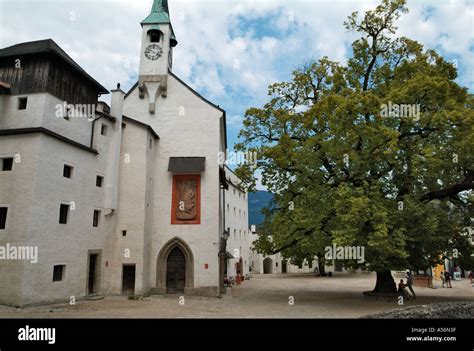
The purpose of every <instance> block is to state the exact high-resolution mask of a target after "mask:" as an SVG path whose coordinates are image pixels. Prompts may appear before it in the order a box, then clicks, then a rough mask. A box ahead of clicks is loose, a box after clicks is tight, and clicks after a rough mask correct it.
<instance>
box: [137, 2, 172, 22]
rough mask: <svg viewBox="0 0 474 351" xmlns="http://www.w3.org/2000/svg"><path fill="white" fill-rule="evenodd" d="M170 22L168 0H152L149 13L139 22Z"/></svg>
mask: <svg viewBox="0 0 474 351" xmlns="http://www.w3.org/2000/svg"><path fill="white" fill-rule="evenodd" d="M159 23H171V20H170V11H169V8H168V0H154V1H153V7H152V8H151V12H150V15H149V16H148V17H147V18H145V19H144V20H143V21H142V22H141V24H159Z"/></svg>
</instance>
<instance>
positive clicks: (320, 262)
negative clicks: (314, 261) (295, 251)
mask: <svg viewBox="0 0 474 351" xmlns="http://www.w3.org/2000/svg"><path fill="white" fill-rule="evenodd" d="M325 267H326V264H325V262H324V260H318V269H319V274H320V275H321V277H325V276H326V275H327V274H326V268H325Z"/></svg>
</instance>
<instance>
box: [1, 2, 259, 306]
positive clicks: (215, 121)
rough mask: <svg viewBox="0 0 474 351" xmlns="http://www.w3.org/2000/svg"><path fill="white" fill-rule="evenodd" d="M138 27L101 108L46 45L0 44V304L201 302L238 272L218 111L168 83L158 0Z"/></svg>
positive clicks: (167, 37)
mask: <svg viewBox="0 0 474 351" xmlns="http://www.w3.org/2000/svg"><path fill="white" fill-rule="evenodd" d="M141 26H142V37H141V43H142V45H141V52H140V67H139V78H138V82H137V83H136V84H135V85H134V86H133V87H132V88H131V89H130V90H129V91H128V92H124V91H122V90H121V89H120V86H117V89H115V90H112V91H111V103H110V106H108V105H107V104H106V103H105V102H100V101H98V98H99V97H100V95H103V94H108V93H109V91H108V90H107V89H106V88H104V87H103V86H102V85H101V84H100V83H98V82H97V81H96V80H95V79H94V78H93V77H91V76H90V75H88V74H87V73H86V72H85V71H84V70H83V69H82V68H81V67H80V66H79V65H78V64H77V63H76V62H74V61H73V60H72V59H71V58H70V57H69V56H68V55H67V54H66V53H65V52H64V51H63V50H62V49H61V48H60V47H59V46H58V45H57V44H56V43H55V42H54V41H52V40H51V39H48V40H41V41H35V42H28V43H21V44H17V45H14V46H11V47H7V48H3V49H0V304H5V305H11V306H23V305H29V304H36V303H46V302H53V301H69V300H70V299H71V297H74V298H75V299H83V298H86V297H88V296H95V295H110V294H124V295H141V294H143V295H148V294H167V293H168V294H187V295H202V296H214V297H215V296H218V295H220V294H222V293H225V288H224V285H223V282H224V278H225V277H226V276H231V275H232V276H234V275H237V274H240V275H245V274H247V273H248V272H249V265H250V262H249V261H250V244H251V240H250V237H249V236H250V232H249V230H248V197H247V193H246V192H245V190H244V189H242V188H241V187H240V186H239V183H240V180H239V179H238V177H237V176H236V175H235V174H233V172H232V171H231V170H230V169H229V168H227V167H226V166H225V165H222V164H220V163H219V159H220V156H221V155H222V154H223V153H226V150H227V135H226V113H225V111H224V110H223V109H221V108H220V107H219V106H216V105H215V104H213V103H212V102H210V101H208V100H206V99H205V98H204V97H202V96H200V95H199V94H198V93H197V92H196V91H194V90H193V89H192V88H191V87H189V86H188V85H187V84H186V83H184V82H183V81H182V80H180V79H179V78H178V77H177V76H176V75H175V74H173V72H172V65H173V60H172V58H173V48H174V47H176V45H177V44H178V42H177V38H176V36H175V33H174V31H173V27H172V25H171V21H170V15H169V9H168V2H167V0H155V1H154V3H153V7H152V10H151V13H150V15H149V16H148V17H146V18H145V19H144V20H143V21H142V22H141ZM137 40H139V38H137ZM176 64H179V63H176ZM91 106H93V108H91ZM34 248H37V262H33V261H34V260H31V259H27V258H26V257H21V254H23V255H25V254H27V253H28V252H30V251H28V250H29V249H31V250H34ZM15 250H16V251H15ZM2 253H3V255H2Z"/></svg>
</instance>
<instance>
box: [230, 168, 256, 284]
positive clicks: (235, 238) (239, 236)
mask: <svg viewBox="0 0 474 351" xmlns="http://www.w3.org/2000/svg"><path fill="white" fill-rule="evenodd" d="M226 178H227V179H228V184H229V190H228V191H226V198H225V203H226V205H225V211H226V212H225V213H226V228H227V230H228V231H229V239H228V240H227V252H228V253H229V254H230V255H231V256H233V258H230V259H228V260H227V270H226V275H227V277H228V278H231V277H234V278H236V277H237V275H238V274H240V275H241V276H244V277H245V276H246V275H247V274H249V273H250V253H251V250H250V245H251V237H250V235H251V233H250V229H249V225H248V221H249V220H248V215H249V214H248V194H247V192H246V191H245V190H244V189H243V188H242V187H241V186H239V185H240V180H239V178H238V177H237V176H236V175H235V174H234V173H233V172H232V171H231V170H230V169H229V168H227V167H226Z"/></svg>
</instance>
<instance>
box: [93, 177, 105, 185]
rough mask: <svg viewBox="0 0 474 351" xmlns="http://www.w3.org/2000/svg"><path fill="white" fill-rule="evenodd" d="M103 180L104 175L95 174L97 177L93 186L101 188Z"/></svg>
mask: <svg viewBox="0 0 474 351" xmlns="http://www.w3.org/2000/svg"><path fill="white" fill-rule="evenodd" d="M103 181H104V177H102V176H97V178H96V179H95V186H96V187H98V188H102V183H103Z"/></svg>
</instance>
